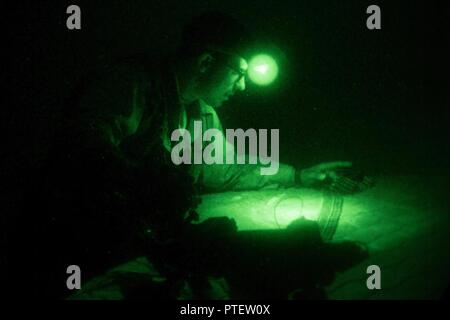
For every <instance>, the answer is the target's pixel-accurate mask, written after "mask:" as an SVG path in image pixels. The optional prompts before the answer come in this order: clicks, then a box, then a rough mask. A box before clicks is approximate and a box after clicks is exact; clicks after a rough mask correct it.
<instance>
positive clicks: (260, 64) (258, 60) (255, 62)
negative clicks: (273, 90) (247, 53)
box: [248, 54, 278, 86]
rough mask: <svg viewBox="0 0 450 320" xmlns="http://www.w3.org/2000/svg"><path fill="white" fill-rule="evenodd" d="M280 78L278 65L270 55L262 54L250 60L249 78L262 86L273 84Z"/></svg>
mask: <svg viewBox="0 0 450 320" xmlns="http://www.w3.org/2000/svg"><path fill="white" fill-rule="evenodd" d="M277 76H278V65H277V63H276V61H275V60H274V59H273V58H272V57H271V56H269V55H265V54H260V55H257V56H255V57H254V58H252V59H251V60H250V63H249V68H248V77H249V79H250V80H251V81H253V82H254V83H256V84H257V85H260V86H267V85H269V84H271V83H272V82H273V81H274V80H275V79H276V78H277Z"/></svg>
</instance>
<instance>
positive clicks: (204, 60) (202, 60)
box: [197, 52, 214, 73]
mask: <svg viewBox="0 0 450 320" xmlns="http://www.w3.org/2000/svg"><path fill="white" fill-rule="evenodd" d="M213 61H214V57H213V56H212V55H211V54H210V53H208V52H204V53H202V54H201V55H200V56H199V57H198V59H197V67H198V70H199V72H200V73H205V72H206V71H208V70H209V69H210V68H211V65H212V63H213Z"/></svg>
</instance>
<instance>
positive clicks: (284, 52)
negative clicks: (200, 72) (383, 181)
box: [1, 0, 449, 174]
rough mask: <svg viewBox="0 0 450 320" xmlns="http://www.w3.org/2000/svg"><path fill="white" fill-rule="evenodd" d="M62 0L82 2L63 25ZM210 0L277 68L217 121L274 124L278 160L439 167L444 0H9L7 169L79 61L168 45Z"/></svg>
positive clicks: (32, 159)
mask: <svg viewBox="0 0 450 320" xmlns="http://www.w3.org/2000/svg"><path fill="white" fill-rule="evenodd" d="M70 4H78V5H79V6H80V7H81V12H82V14H81V16H82V29H81V30H74V31H69V30H68V29H67V28H66V19H67V17H68V15H67V14H66V8H67V6H68V5H70ZM370 4H377V5H379V6H380V7H381V13H382V30H373V31H371V30H368V29H367V28H366V19H367V17H368V15H367V14H366V8H367V7H368V6H369V5H370ZM209 9H223V10H224V11H226V12H229V13H231V14H233V15H234V16H236V17H237V18H239V19H240V20H241V21H242V22H243V23H245V24H246V25H247V26H248V28H249V29H250V30H253V31H255V32H256V33H257V34H258V35H259V36H260V39H261V40H263V41H264V42H265V43H266V44H269V46H268V47H267V48H269V47H270V48H271V50H274V48H275V49H276V51H277V52H278V58H279V63H280V67H281V71H280V76H279V78H278V80H277V82H276V83H275V84H274V85H272V86H271V87H268V88H265V89H261V88H257V87H255V86H252V85H251V84H249V85H248V90H247V92H246V93H245V94H242V95H241V96H237V97H235V98H234V99H233V100H232V101H230V102H229V103H228V105H226V106H225V107H224V108H223V109H221V110H220V111H219V114H220V115H221V117H222V121H223V123H224V126H225V127H229V128H238V127H241V128H249V127H253V128H279V129H280V134H281V137H280V157H281V160H282V161H285V162H289V163H292V164H296V165H305V166H306V165H311V164H314V163H316V162H322V161H330V160H347V159H348V160H353V161H354V162H355V163H356V164H360V165H362V166H363V167H365V168H366V169H367V170H368V171H371V172H375V173H381V174H409V173H413V174H414V173H426V174H428V173H430V174H442V173H443V172H446V171H447V167H448V160H449V147H448V144H447V141H448V138H447V132H446V131H447V130H446V129H447V123H448V118H449V117H448V107H449V99H448V94H447V92H448V87H449V86H448V84H449V83H448V72H447V71H446V70H445V69H444V64H445V62H446V59H448V57H449V56H448V54H447V52H446V51H444V44H445V42H446V41H447V42H448V30H449V28H448V21H449V9H448V6H447V5H446V2H445V1H441V2H440V1H379V0H377V1H354V0H347V1H312V0H310V1H298V0H296V1H269V0H262V1H218V0H215V1H173V0H164V1H142V0H139V1H123V2H120V3H119V1H84V2H80V1H75V2H73V1H54V2H50V1H42V3H41V2H39V3H38V2H35V3H31V2H22V3H20V2H19V3H16V4H15V5H14V8H13V7H11V8H8V9H7V10H5V13H6V15H7V16H8V18H9V19H8V21H9V23H8V27H9V29H10V30H11V31H12V33H11V38H6V41H5V44H6V46H5V47H6V48H5V49H6V51H11V53H12V55H11V58H9V59H8V60H7V62H8V63H7V68H6V70H7V72H6V76H7V80H8V84H10V87H11V88H10V89H9V90H10V91H9V92H8V95H7V96H8V101H6V103H5V104H4V110H3V111H4V112H6V116H4V117H2V120H3V121H5V126H4V128H6V136H7V137H8V138H7V139H6V143H5V144H4V146H5V147H4V148H2V149H1V152H2V154H1V156H2V158H3V159H5V160H6V168H9V169H6V171H8V172H12V171H15V172H26V170H27V169H28V168H33V167H36V166H39V163H41V162H42V160H43V159H44V158H45V155H46V151H47V148H48V146H49V145H50V143H51V136H52V133H53V132H54V131H55V129H56V128H57V127H58V125H59V123H60V121H61V110H62V109H63V108H64V105H65V102H64V99H66V98H67V96H68V95H69V94H70V92H71V90H73V86H74V85H75V84H76V83H77V81H79V79H80V77H82V76H83V75H84V74H85V73H86V72H87V71H88V70H89V69H91V68H93V67H95V66H96V65H98V64H99V63H101V62H102V61H103V60H104V59H108V58H115V57H120V56H124V55H128V54H131V53H135V52H150V53H164V52H169V51H171V50H172V49H174V48H175V46H176V44H177V42H178V37H179V31H180V29H181V27H182V25H183V24H184V23H185V22H186V21H188V20H189V19H190V18H191V17H192V16H194V15H196V14H198V13H200V12H203V11H205V10H209ZM261 48H262V49H264V48H265V47H264V46H261ZM23 169H25V171H23Z"/></svg>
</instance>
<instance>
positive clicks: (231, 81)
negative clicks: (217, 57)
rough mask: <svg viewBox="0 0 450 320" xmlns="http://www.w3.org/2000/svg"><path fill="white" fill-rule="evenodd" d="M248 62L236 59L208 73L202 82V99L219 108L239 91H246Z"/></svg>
mask: <svg viewBox="0 0 450 320" xmlns="http://www.w3.org/2000/svg"><path fill="white" fill-rule="evenodd" d="M247 69H248V64H247V61H246V60H245V59H243V58H240V57H236V58H234V59H230V60H229V61H226V62H225V61H224V62H218V65H217V66H215V67H214V68H211V69H210V70H207V71H206V74H205V76H204V77H203V79H202V80H201V97H200V98H201V99H202V100H203V101H205V102H206V103H207V104H209V105H211V106H212V107H214V108H219V107H221V106H222V105H223V103H224V102H225V101H227V100H228V99H229V98H230V97H232V96H233V95H234V94H235V93H236V92H238V91H244V90H245V75H246V72H247Z"/></svg>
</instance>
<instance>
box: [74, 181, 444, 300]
mask: <svg viewBox="0 0 450 320" xmlns="http://www.w3.org/2000/svg"><path fill="white" fill-rule="evenodd" d="M444 186H445V184H444V183H443V182H442V179H436V178H433V177H428V178H424V177H419V176H404V177H401V176H398V177H395V178H383V179H379V181H378V183H377V186H376V187H375V188H373V189H370V190H368V191H366V192H363V193H360V194H356V195H353V196H345V197H344V206H343V212H342V216H341V219H340V223H339V226H338V229H337V231H336V234H335V235H334V238H333V241H341V240H356V241H361V242H363V243H365V244H367V245H368V247H369V250H370V252H371V257H370V258H369V259H368V260H366V261H364V262H362V263H361V264H358V265H355V266H354V267H352V268H351V269H348V270H346V271H345V272H343V273H339V274H338V275H337V277H336V279H335V281H334V282H333V283H332V284H331V285H330V286H328V287H327V288H326V289H327V295H328V297H329V298H330V299H430V298H437V297H440V295H441V294H442V292H443V290H445V289H446V287H447V285H448V282H449V273H448V270H449V268H450V242H449V241H448V234H450V230H449V227H450V221H449V220H450V216H449V215H448V210H447V206H443V205H442V204H443V203H445V201H444V197H445V196H446V193H445V190H447V189H444ZM436 188H438V190H442V191H443V192H442V193H443V195H439V196H438V195H437V193H436ZM322 205H323V194H322V193H321V192H317V191H314V190H310V189H279V190H261V191H248V192H226V193H219V194H210V195H205V196H203V201H202V203H201V205H200V207H199V210H198V211H199V214H200V218H201V220H205V219H207V218H212V217H219V216H229V217H232V218H235V219H236V223H237V224H238V226H239V229H240V230H245V229H247V230H249V229H250V230H251V229H253V230H255V229H279V228H280V227H285V226H286V224H288V223H289V222H290V221H292V220H293V219H296V218H297V217H298V216H299V215H302V216H304V217H305V218H309V219H311V220H315V219H317V216H318V213H319V212H320V208H321V207H322ZM276 220H278V224H279V225H280V226H278V225H277V221H276ZM372 264H375V265H378V266H380V269H381V272H382V276H381V286H382V290H368V289H367V287H366V280H367V273H366V268H367V266H369V265H372ZM117 272H121V273H126V272H133V273H132V275H133V277H135V276H136V274H137V273H139V274H143V275H147V276H148V275H152V274H154V270H152V268H151V264H150V263H149V262H148V261H146V259H145V258H139V259H136V260H134V261H130V262H129V263H127V264H125V265H123V266H119V267H118V268H116V269H114V270H111V272H110V273H107V274H105V275H104V276H102V277H98V278H97V279H95V280H93V281H91V282H90V283H88V284H86V285H85V286H84V290H81V292H77V293H76V296H75V297H74V298H75V299H83V298H84V299H107V298H121V297H122V294H121V292H120V291H119V289H118V287H117V286H116V287H115V286H113V285H112V284H110V280H111V277H113V275H114V274H115V273H117ZM105 284H106V285H105ZM108 284H109V285H108Z"/></svg>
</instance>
